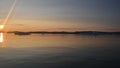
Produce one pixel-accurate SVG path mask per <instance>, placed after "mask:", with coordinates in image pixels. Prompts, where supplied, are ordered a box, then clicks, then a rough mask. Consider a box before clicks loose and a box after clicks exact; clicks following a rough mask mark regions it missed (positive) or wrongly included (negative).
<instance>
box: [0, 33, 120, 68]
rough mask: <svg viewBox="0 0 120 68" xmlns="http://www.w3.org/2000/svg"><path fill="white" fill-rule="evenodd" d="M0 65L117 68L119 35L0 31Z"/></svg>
mask: <svg viewBox="0 0 120 68" xmlns="http://www.w3.org/2000/svg"><path fill="white" fill-rule="evenodd" d="M3 40H4V41H3V42H2V43H0V68H120V36H115V35H99V36H91V35H90V36H89V35H75V34H73V35H72V34H71V35H70V34H68V35H67V34H32V35H23V36H19V35H14V34H4V39H3Z"/></svg>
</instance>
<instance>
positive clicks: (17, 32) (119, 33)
mask: <svg viewBox="0 0 120 68" xmlns="http://www.w3.org/2000/svg"><path fill="white" fill-rule="evenodd" d="M8 33H14V34H15V35H30V34H79V35H120V32H100V31H76V32H65V31H62V32H47V31H35V32H32V31H31V32H21V31H13V32H8Z"/></svg>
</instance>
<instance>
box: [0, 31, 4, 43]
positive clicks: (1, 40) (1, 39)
mask: <svg viewBox="0 0 120 68" xmlns="http://www.w3.org/2000/svg"><path fill="white" fill-rule="evenodd" d="M2 42H3V33H0V43H2Z"/></svg>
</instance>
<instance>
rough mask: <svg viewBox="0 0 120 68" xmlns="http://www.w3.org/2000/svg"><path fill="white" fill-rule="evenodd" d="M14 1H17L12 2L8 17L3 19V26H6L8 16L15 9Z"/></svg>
mask: <svg viewBox="0 0 120 68" xmlns="http://www.w3.org/2000/svg"><path fill="white" fill-rule="evenodd" d="M16 1H17V0H14V2H13V4H12V7H11V8H10V11H9V12H8V15H7V16H6V18H5V20H4V22H3V26H5V25H6V23H7V21H8V19H9V17H10V15H11V14H12V12H13V10H14V7H15V4H16Z"/></svg>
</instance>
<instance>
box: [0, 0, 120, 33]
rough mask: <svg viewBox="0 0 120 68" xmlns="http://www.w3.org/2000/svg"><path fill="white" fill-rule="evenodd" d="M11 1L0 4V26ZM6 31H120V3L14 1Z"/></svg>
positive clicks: (98, 0)
mask: <svg viewBox="0 0 120 68" xmlns="http://www.w3.org/2000/svg"><path fill="white" fill-rule="evenodd" d="M13 1H14V0H0V24H2V22H3V21H4V19H5V17H6V15H7V14H8V11H9V10H10V7H11V6H12V3H13ZM6 26H7V27H6V30H8V31H120V0H17V3H16V6H15V9H14V11H13V12H12V15H11V16H10V18H9V20H8V22H7V25H6Z"/></svg>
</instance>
